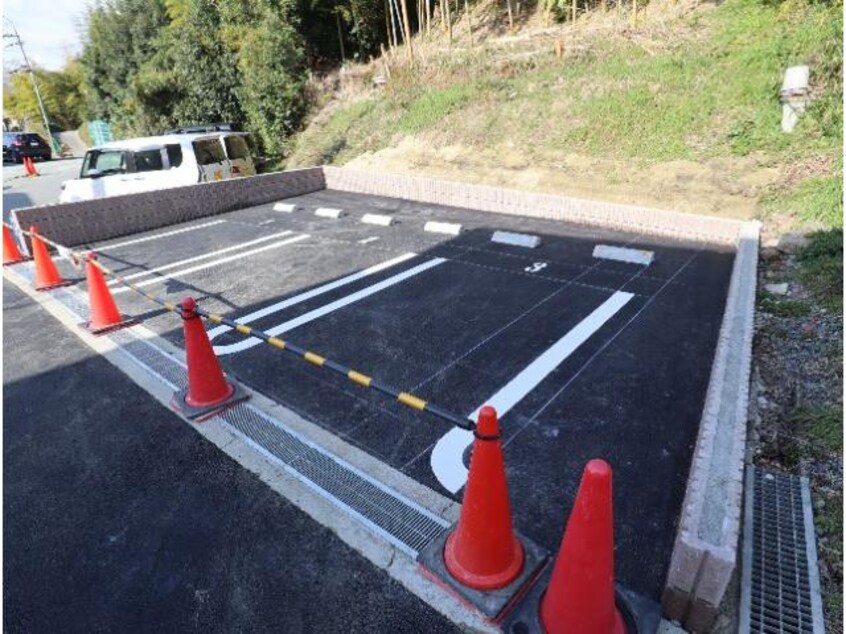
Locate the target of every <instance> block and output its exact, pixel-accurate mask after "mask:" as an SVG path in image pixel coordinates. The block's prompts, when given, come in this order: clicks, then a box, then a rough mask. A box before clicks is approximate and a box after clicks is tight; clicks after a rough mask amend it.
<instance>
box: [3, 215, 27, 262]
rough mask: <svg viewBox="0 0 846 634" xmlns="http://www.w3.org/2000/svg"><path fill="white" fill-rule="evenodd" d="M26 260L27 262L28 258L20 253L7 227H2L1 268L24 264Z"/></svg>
mask: <svg viewBox="0 0 846 634" xmlns="http://www.w3.org/2000/svg"><path fill="white" fill-rule="evenodd" d="M27 260H29V257H28V256H25V255H24V254H23V253H21V250H20V249H19V248H18V243H17V242H16V241H15V237H14V236H13V235H12V232H11V231H10V230H9V227H7V226H6V225H3V266H6V265H7V264H17V263H18V262H26V261H27Z"/></svg>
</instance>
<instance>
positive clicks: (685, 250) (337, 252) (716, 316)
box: [62, 190, 733, 600]
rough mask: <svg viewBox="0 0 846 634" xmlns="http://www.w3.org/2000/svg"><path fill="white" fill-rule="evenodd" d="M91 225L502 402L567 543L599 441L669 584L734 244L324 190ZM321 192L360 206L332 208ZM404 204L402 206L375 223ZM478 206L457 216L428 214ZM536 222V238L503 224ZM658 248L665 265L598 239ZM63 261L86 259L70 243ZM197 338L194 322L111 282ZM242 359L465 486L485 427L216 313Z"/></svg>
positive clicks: (387, 361) (157, 275)
mask: <svg viewBox="0 0 846 634" xmlns="http://www.w3.org/2000/svg"><path fill="white" fill-rule="evenodd" d="M285 202H287V203H294V204H296V205H297V206H298V210H297V211H295V212H293V213H284V212H278V211H274V210H273V209H272V205H262V206H258V207H253V208H249V209H243V210H240V211H237V212H232V213H228V214H224V215H220V216H214V217H209V218H205V219H202V220H199V221H195V222H192V223H188V224H186V225H175V226H170V227H167V228H163V229H159V230H156V231H152V232H148V233H146V234H139V235H134V236H129V237H125V238H121V239H116V240H111V241H109V242H107V243H103V244H95V245H91V246H92V247H94V248H95V249H96V250H97V252H98V253H100V256H101V258H102V261H103V262H104V263H105V264H107V265H108V266H111V267H112V268H115V270H117V271H119V272H120V274H121V275H125V276H127V277H128V278H129V277H131V281H132V282H134V283H137V284H141V285H143V286H144V288H145V290H148V291H150V292H153V293H156V294H159V295H162V296H165V297H168V298H169V299H171V300H179V299H181V298H182V297H184V296H186V295H191V296H194V297H195V298H196V299H197V300H198V301H199V302H200V304H201V305H202V306H203V307H205V308H207V309H209V310H212V311H216V312H221V313H223V314H225V315H226V316H228V317H230V318H233V319H236V320H239V321H241V322H242V323H249V325H250V326H253V327H255V328H259V329H263V330H265V331H267V332H269V333H271V334H275V335H278V336H280V337H282V338H285V339H289V340H290V341H292V342H294V343H296V344H297V345H300V346H302V347H304V348H306V349H309V350H312V351H314V352H317V353H319V354H321V355H323V356H325V357H327V358H329V359H332V360H335V361H337V362H339V363H342V364H345V365H347V366H349V367H352V368H354V369H356V370H359V371H361V372H365V373H367V374H370V375H372V376H374V377H377V378H379V379H380V380H382V381H384V382H386V383H390V384H392V385H394V386H396V387H398V388H401V389H404V390H408V391H410V392H413V393H415V394H418V395H419V396H421V397H422V398H425V399H428V400H431V402H433V403H435V404H437V405H439V406H441V407H443V408H445V409H447V410H450V411H452V412H455V413H457V414H460V415H464V416H472V415H473V413H474V412H475V411H476V410H477V409H478V408H479V407H480V406H481V405H483V404H485V403H491V404H493V405H494V406H496V407H497V409H498V411H499V413H500V417H501V420H502V427H503V442H504V445H505V453H506V461H507V469H508V477H509V481H510V485H511V494H512V500H513V505H514V511H515V522H516V525H517V527H518V528H519V529H520V530H522V531H523V532H524V533H526V534H527V535H528V536H530V537H532V538H534V539H535V540H537V541H539V542H540V543H541V544H543V545H544V546H546V547H547V548H549V549H550V550H555V549H556V547H557V542H558V540H559V539H560V534H561V530H562V525H563V522H564V518H565V517H566V514H567V513H568V511H569V506H570V504H571V503H572V500H573V496H574V493H575V489H576V486H577V483H578V477H579V474H580V472H581V469H582V467H583V465H584V463H585V462H586V461H587V460H588V459H589V458H591V457H595V456H601V457H604V458H606V459H607V460H609V461H610V462H611V464H612V465H613V467H614V469H615V482H616V489H615V491H616V499H615V501H616V513H617V519H616V522H617V527H616V529H617V544H618V546H617V562H618V571H619V577H620V581H621V582H622V583H624V584H626V585H627V586H629V587H630V588H632V589H634V590H636V591H638V592H640V593H642V594H644V595H647V596H649V597H651V598H653V599H656V600H657V599H658V598H659V595H660V592H661V588H662V585H663V582H664V578H665V575H666V568H667V564H668V561H669V556H670V552H671V550H672V542H673V539H674V536H675V527H676V524H677V520H678V514H679V511H680V507H681V503H682V497H683V495H684V492H685V486H686V478H687V473H688V469H689V467H690V459H691V454H692V451H693V446H694V444H695V441H696V437H697V431H698V424H699V420H700V418H701V415H702V405H703V402H704V398H705V391H706V388H707V385H708V379H709V376H710V370H711V359H712V357H713V353H714V348H715V343H716V340H717V336H718V333H719V329H720V323H721V319H722V313H723V307H724V302H725V296H726V291H727V286H728V281H729V278H730V274H731V268H732V263H733V253H732V252H731V251H730V250H727V249H725V248H719V247H713V248H711V247H704V246H703V245H702V244H696V245H693V244H684V243H674V242H669V241H656V240H654V239H652V238H645V237H642V236H637V235H629V234H614V233H610V232H605V231H594V230H590V229H586V228H584V227H580V228H577V227H573V226H568V225H564V224H562V223H557V222H548V221H543V220H530V219H526V218H520V217H513V216H503V215H497V214H490V213H477V212H472V211H467V210H460V209H452V208H441V207H438V206H436V205H423V204H420V203H412V202H408V201H403V200H399V199H390V198H379V197H373V196H366V195H361V194H352V193H347V192H338V191H331V190H324V191H320V192H317V193H313V194H308V195H305V196H300V197H297V198H290V199H287V200H286V201H285ZM317 208H335V209H341V210H343V211H344V212H345V214H346V215H344V216H343V217H341V218H338V219H331V218H324V217H319V216H316V215H315V213H314V212H315V210H316V209H317ZM366 213H378V214H388V215H391V216H392V217H393V218H394V221H395V222H394V224H392V225H391V226H377V225H371V224H365V223H363V222H362V217H363V216H364V214H366ZM444 220H446V221H449V222H452V223H461V224H462V225H463V229H464V230H463V231H462V232H461V233H460V234H458V235H446V234H440V233H430V232H426V231H424V224H425V223H426V222H427V221H444ZM497 230H506V231H513V232H517V231H519V232H521V233H525V234H531V235H535V236H539V237H541V246H539V247H537V248H534V249H530V248H525V247H520V246H512V245H505V244H499V243H495V242H492V241H491V236H492V234H493V232H494V231H497ZM597 245H607V246H620V247H627V248H630V249H639V250H649V251H652V252H653V253H654V259H653V260H652V262H651V263H650V264H648V265H646V264H640V263H629V262H621V261H616V260H611V259H605V258H597V257H594V256H593V252H594V249H595V247H596V246H597ZM62 266H63V267H64V270H65V273H67V274H68V275H73V274H76V275H77V276H78V275H79V273H78V272H75V271H73V270H72V269H71V267H70V266H69V265H68V264H66V263H65V264H63V265H62ZM114 290H115V298H116V299H117V301H118V303H119V305H120V306H121V309H122V310H124V311H125V312H127V313H130V314H133V315H139V316H143V317H144V320H145V325H146V326H147V327H149V328H152V329H153V330H155V331H157V332H158V333H160V334H162V335H163V336H164V337H165V338H167V339H169V340H170V341H172V342H173V343H175V344H176V345H179V346H181V345H182V335H181V323H180V321H179V319H178V318H177V317H175V316H174V315H173V314H171V313H167V312H162V311H159V310H158V309H157V306H156V305H155V304H152V303H151V302H149V301H148V300H146V299H144V298H142V297H140V296H138V295H137V294H135V293H133V292H129V291H126V290H124V289H120V288H118V287H117V286H116V287H115V289H114ZM209 330H210V335H211V337H212V341H213V344H214V345H215V349H216V351H217V353H218V355H219V357H220V359H221V361H222V363H223V366H224V368H225V370H226V371H227V372H229V373H231V374H232V375H234V376H236V377H238V378H239V379H240V380H242V381H243V382H244V383H245V384H246V385H247V386H248V387H249V388H250V389H253V390H256V391H259V392H262V393H264V394H265V395H267V396H269V397H270V398H272V399H273V400H275V401H277V402H279V403H282V404H283V405H285V406H286V407H288V408H289V409H291V410H293V411H295V412H297V413H299V414H300V415H302V416H303V417H304V418H306V419H308V420H310V421H313V422H315V423H317V424H319V425H321V426H322V427H324V428H325V429H327V430H329V431H331V432H332V433H333V434H335V435H337V436H338V437H340V438H342V439H344V440H346V441H347V442H350V443H352V444H354V445H356V446H358V447H360V448H362V449H364V450H365V451H366V452H368V453H369V454H371V455H372V456H374V457H376V458H378V459H379V460H381V461H383V462H384V463H386V464H388V465H391V466H392V467H394V468H396V469H398V470H401V471H402V472H404V473H405V474H407V475H409V476H411V477H413V478H414V479H415V480H417V481H419V482H421V483H423V484H425V485H427V486H429V487H431V488H433V489H435V490H437V491H440V492H442V493H444V494H447V495H451V496H453V497H454V498H455V499H460V496H461V486H462V484H463V482H464V478H465V477H466V470H465V465H466V460H467V448H468V447H469V444H470V439H471V437H470V435H469V434H468V433H467V432H464V431H463V430H460V429H457V428H453V427H451V426H450V425H449V424H448V423H446V422H444V421H442V420H440V419H438V418H435V417H432V416H429V415H427V414H424V413H420V412H416V411H412V410H407V409H405V408H402V407H401V406H400V405H398V404H396V403H395V402H394V401H389V400H386V399H384V398H383V397H381V396H380V395H378V394H376V393H374V392H372V391H368V390H364V389H361V388H358V387H356V386H354V385H352V384H351V383H348V382H345V381H344V380H343V379H341V378H338V377H335V376H333V375H331V374H329V373H327V372H326V371H325V370H323V369H320V368H317V367H312V366H308V365H307V364H304V363H302V362H301V361H298V360H296V359H293V358H291V357H289V356H287V355H284V354H282V353H280V352H279V351H276V350H273V349H271V348H269V347H267V346H265V345H263V344H261V343H260V342H259V341H258V340H256V339H244V338H243V337H242V336H240V335H238V334H237V333H234V332H227V331H226V329H225V328H212V327H211V326H210V327H209Z"/></svg>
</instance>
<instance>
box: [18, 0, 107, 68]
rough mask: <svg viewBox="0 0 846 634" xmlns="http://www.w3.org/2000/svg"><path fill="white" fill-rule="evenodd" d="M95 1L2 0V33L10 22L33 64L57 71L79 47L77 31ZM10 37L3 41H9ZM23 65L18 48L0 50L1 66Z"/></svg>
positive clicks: (80, 48) (80, 46)
mask: <svg viewBox="0 0 846 634" xmlns="http://www.w3.org/2000/svg"><path fill="white" fill-rule="evenodd" d="M93 2H94V0H3V3H2V4H3V18H4V19H3V33H7V32H9V31H10V28H9V22H8V21H7V20H11V21H12V23H13V24H14V25H15V27H17V29H18V34H19V35H20V36H21V40H22V41H23V44H24V48H25V49H26V54H27V56H28V57H29V61H30V63H31V64H33V65H37V66H40V67H42V68H46V69H49V70H58V69H60V68H61V67H62V66H64V64H65V60H66V59H67V58H68V56H69V55H74V54H77V53H79V52H80V51H81V50H82V44H81V37H80V30H81V22H82V18H83V17H84V16H85V13H86V9H87V7H88V6H89V5H90V4H93ZM9 42H10V40H9V39H5V40H4V43H5V44H8V43H9ZM21 64H23V59H22V58H21V54H20V51H19V50H18V48H17V47H9V48H4V49H3V67H4V69H6V70H8V69H13V68H16V67H18V66H20V65H21Z"/></svg>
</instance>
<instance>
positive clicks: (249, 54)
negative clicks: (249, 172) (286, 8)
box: [238, 7, 307, 155]
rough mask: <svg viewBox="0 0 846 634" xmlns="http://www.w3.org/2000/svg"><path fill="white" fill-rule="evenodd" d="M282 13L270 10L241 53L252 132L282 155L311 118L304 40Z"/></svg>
mask: <svg viewBox="0 0 846 634" xmlns="http://www.w3.org/2000/svg"><path fill="white" fill-rule="evenodd" d="M286 17H287V16H286V15H285V14H284V13H283V12H282V11H280V10H279V9H278V8H276V9H274V8H270V7H268V8H267V9H266V10H265V11H264V12H263V15H262V18H261V21H260V22H259V24H258V25H257V27H256V28H252V29H250V30H249V31H248V32H247V33H246V37H245V39H244V40H243V43H242V45H241V48H240V50H239V59H238V69H239V70H240V71H241V86H242V89H241V98H242V103H243V105H244V110H245V112H246V113H247V118H248V120H249V123H250V129H251V130H253V131H254V132H255V133H256V134H257V136H258V137H259V139H260V141H261V143H262V145H263V147H264V149H265V150H266V151H267V152H269V153H270V154H274V155H281V154H283V153H284V150H285V149H286V143H285V141H286V139H287V137H289V136H290V135H291V133H292V132H294V131H295V130H296V129H297V126H298V125H299V123H300V121H301V119H302V116H303V114H304V113H305V107H306V102H305V97H304V91H305V81H306V77H307V68H306V65H305V53H304V50H303V44H302V38H301V36H300V35H299V33H298V32H297V31H296V30H295V29H294V27H293V26H292V24H291V20H289V19H286Z"/></svg>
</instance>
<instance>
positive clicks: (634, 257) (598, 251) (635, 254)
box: [593, 244, 655, 266]
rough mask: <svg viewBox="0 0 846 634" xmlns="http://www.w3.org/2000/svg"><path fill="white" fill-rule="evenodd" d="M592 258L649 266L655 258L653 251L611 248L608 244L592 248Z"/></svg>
mask: <svg viewBox="0 0 846 634" xmlns="http://www.w3.org/2000/svg"><path fill="white" fill-rule="evenodd" d="M593 257H595V258H601V259H604V260H616V261H618V262H628V263H630V264H643V265H645V266H649V265H650V264H652V260H653V259H654V258H655V252H654V251H645V250H644V249H630V248H627V247H613V246H611V245H608V244H597V245H596V246H595V247H594V248H593Z"/></svg>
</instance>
